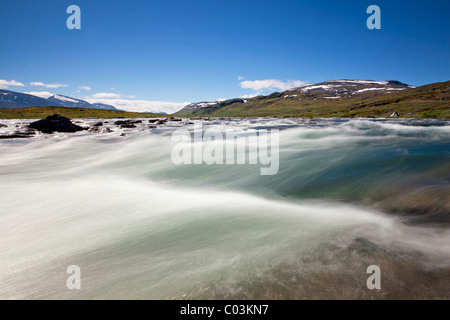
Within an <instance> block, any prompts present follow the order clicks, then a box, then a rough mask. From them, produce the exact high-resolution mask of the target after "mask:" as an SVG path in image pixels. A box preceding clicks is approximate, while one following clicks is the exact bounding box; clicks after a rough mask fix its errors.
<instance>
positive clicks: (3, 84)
mask: <svg viewBox="0 0 450 320" xmlns="http://www.w3.org/2000/svg"><path fill="white" fill-rule="evenodd" d="M23 86H25V85H24V84H23V83H21V82H18V81H16V80H10V81H8V80H2V79H0V89H8V87H23Z"/></svg>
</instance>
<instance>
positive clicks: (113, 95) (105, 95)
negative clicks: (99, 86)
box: [92, 92, 120, 99]
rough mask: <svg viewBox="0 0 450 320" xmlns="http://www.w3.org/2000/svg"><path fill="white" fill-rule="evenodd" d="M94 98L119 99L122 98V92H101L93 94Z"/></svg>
mask: <svg viewBox="0 0 450 320" xmlns="http://www.w3.org/2000/svg"><path fill="white" fill-rule="evenodd" d="M92 98H93V99H118V98H120V94H117V93H108V92H100V93H96V94H94V95H92Z"/></svg>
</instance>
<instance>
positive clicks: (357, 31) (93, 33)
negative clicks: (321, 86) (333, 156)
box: [0, 0, 450, 111]
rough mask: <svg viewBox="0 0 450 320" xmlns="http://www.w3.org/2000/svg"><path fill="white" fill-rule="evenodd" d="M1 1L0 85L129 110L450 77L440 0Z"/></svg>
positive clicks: (447, 6)
mask: <svg viewBox="0 0 450 320" xmlns="http://www.w3.org/2000/svg"><path fill="white" fill-rule="evenodd" d="M72 4H75V5H78V6H79V7H80V8H81V30H69V29H67V27H66V20H67V18H68V17H69V14H67V13H66V9H67V7H68V6H69V5H72ZM372 4H375V5H378V6H379V7H380V8H381V30H369V29H368V28H367V27H366V20H367V18H368V17H369V14H367V13H366V9H367V7H368V6H369V5H372ZM0 5H1V6H0V7H1V10H0V30H1V40H0V87H2V88H6V89H9V90H13V91H20V92H35V93H37V94H40V95H42V96H45V95H46V94H47V95H48V94H50V93H60V94H64V95H68V96H72V97H77V98H82V99H90V100H91V101H94V100H95V101H103V102H110V103H113V104H114V102H116V105H117V104H118V105H119V107H121V108H123V109H128V110H132V109H134V110H140V111H151V110H153V111H157V110H156V109H158V108H159V110H163V111H164V110H165V111H172V110H174V109H176V108H179V107H180V106H181V105H183V103H184V102H196V101H203V100H206V101H214V100H217V99H226V98H234V97H244V96H252V95H255V94H260V93H262V94H267V93H270V92H273V91H280V90H282V89H284V88H288V87H289V86H296V85H299V84H301V83H317V82H322V81H326V80H331V79H371V80H399V81H402V82H405V83H408V84H411V85H415V86H420V85H424V84H428V83H432V82H438V81H446V80H449V74H450V72H449V71H450V63H449V61H450V54H449V51H450V50H449V34H450V22H449V21H450V20H449V19H448V14H449V12H450V2H449V1H447V0H446V1H434V0H432V1H392V0H391V1H378V0H371V1H364V0H354V1H350V0H348V1H328V0H327V1H311V0H308V1H302V0H297V1H287V0H286V1H283V0H278V1H266V0H258V1H253V0H251V1H250V0H220V1H219V0H208V1H203V0H200V1H197V0H192V1H186V0H182V1H179V0H158V1H155V0H128V1H123V0H70V1H66V0H45V1H36V0H0ZM263 80H270V81H265V82H261V81H263ZM244 81H246V82H244ZM254 81H259V82H254ZM32 83H33V85H31V84H32ZM52 85H53V86H52ZM57 85H63V86H57ZM87 89H89V90H87ZM42 92H44V93H42ZM163 102H164V103H163ZM150 109H151V110H150Z"/></svg>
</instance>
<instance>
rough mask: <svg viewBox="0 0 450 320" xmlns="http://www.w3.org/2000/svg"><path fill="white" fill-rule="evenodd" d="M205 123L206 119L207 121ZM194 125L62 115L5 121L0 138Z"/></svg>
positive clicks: (172, 119) (168, 120) (169, 119)
mask: <svg viewBox="0 0 450 320" xmlns="http://www.w3.org/2000/svg"><path fill="white" fill-rule="evenodd" d="M204 120H206V119H204ZM186 124H193V122H191V120H190V119H189V118H188V119H182V118H176V117H166V118H136V119H126V118H112V119H100V118H86V119H74V120H71V119H69V118H67V117H64V116H61V115H59V114H54V115H51V116H48V117H46V118H43V119H40V120H38V121H35V120H3V121H1V122H0V139H17V138H31V137H35V136H39V135H51V134H53V133H76V132H83V131H84V132H88V133H118V135H119V136H125V135H126V133H127V132H130V131H143V130H146V129H157V128H162V127H166V126H168V125H169V126H171V125H176V126H178V125H186Z"/></svg>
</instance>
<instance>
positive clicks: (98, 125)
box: [94, 122, 103, 127]
mask: <svg viewBox="0 0 450 320" xmlns="http://www.w3.org/2000/svg"><path fill="white" fill-rule="evenodd" d="M102 126H103V122H99V123H96V124H94V127H102Z"/></svg>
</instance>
